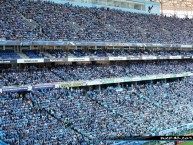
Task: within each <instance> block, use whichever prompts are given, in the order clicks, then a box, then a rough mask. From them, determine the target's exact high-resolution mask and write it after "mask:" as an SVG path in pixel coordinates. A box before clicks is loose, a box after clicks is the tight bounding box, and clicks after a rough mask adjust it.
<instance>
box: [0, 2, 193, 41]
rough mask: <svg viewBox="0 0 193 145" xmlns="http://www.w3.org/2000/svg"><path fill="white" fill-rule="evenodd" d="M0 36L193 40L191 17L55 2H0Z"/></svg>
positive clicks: (87, 39)
mask: <svg viewBox="0 0 193 145" xmlns="http://www.w3.org/2000/svg"><path fill="white" fill-rule="evenodd" d="M0 7H1V9H0V15H1V17H0V38H5V39H7V40H15V39H17V40H18V39H19V40H48V41H49V40H63V41H100V42H101V41H102V42H104V41H109V42H137V43H177V44H179V43H180V44H187V43H188V44H191V43H192V42H193V39H192V38H193V33H192V31H193V28H192V26H193V21H192V19H188V18H187V19H179V18H175V17H165V16H157V15H146V14H136V13H129V12H124V11H120V10H113V9H105V8H88V7H78V6H72V5H70V4H55V3H52V2H28V1H25V2H24V1H14V0H13V1H8V0H4V1H3V2H2V3H0Z"/></svg>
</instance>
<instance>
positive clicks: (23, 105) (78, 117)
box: [0, 78, 193, 145]
mask: <svg viewBox="0 0 193 145" xmlns="http://www.w3.org/2000/svg"><path fill="white" fill-rule="evenodd" d="M192 85H193V79H192V78H184V79H181V80H173V81H168V82H165V81H157V82H151V83H139V84H124V85H119V86H108V87H102V88H101V89H99V88H97V89H96V88H95V89H90V90H89V91H87V89H86V88H73V89H72V88H71V89H69V88H62V89H43V90H39V91H33V92H26V93H3V94H2V95H1V98H0V100H1V105H0V114H1V117H0V122H1V128H0V133H1V136H0V138H1V139H2V140H3V141H5V142H7V143H10V144H13V143H18V144H80V143H82V144H83V143H84V144H90V143H91V142H89V140H90V141H99V140H100V141H101V140H105V139H112V138H114V137H123V136H143V135H158V134H159V132H160V131H162V130H166V129H170V128H173V127H178V126H181V125H183V124H187V123H192V122H193V119H192V117H191V116H192V111H191V106H192V105H193V98H192V96H193V91H192V90H191V89H190V88H192ZM66 123H69V124H70V125H69V126H65V125H64V124H66ZM100 141H99V142H98V144H104V141H101V142H100ZM95 143H96V142H95ZM109 144H111V143H109ZM128 144H129V143H128ZM134 144H135V145H139V144H140V143H139V142H138V143H134ZM134 144H132V145H134Z"/></svg>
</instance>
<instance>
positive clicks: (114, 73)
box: [1, 60, 193, 86]
mask: <svg viewBox="0 0 193 145" xmlns="http://www.w3.org/2000/svg"><path fill="white" fill-rule="evenodd" d="M192 68H193V63H192V61H191V60H170V61H169V60H165V61H145V62H144V61H132V62H131V61H129V62H119V63H117V64H115V63H111V64H109V65H102V64H82V65H73V64H72V65H56V66H51V67H45V66H44V67H39V68H38V66H35V65H31V66H29V67H27V66H25V67H24V69H23V70H22V69H20V70H19V69H18V68H17V69H15V70H9V69H4V68H2V70H1V72H2V73H1V78H2V81H1V85H3V86H10V85H27V84H41V83H52V82H62V81H63V82H64V81H81V80H94V79H105V78H116V77H117V78H118V77H135V76H146V75H155V74H172V73H174V74H178V73H184V72H192V71H193V70H192Z"/></svg>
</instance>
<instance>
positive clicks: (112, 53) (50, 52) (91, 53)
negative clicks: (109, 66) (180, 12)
mask: <svg viewBox="0 0 193 145" xmlns="http://www.w3.org/2000/svg"><path fill="white" fill-rule="evenodd" d="M178 55H181V56H192V55H193V50H179V49H176V50H168V49H166V50H163V49H162V50H157V49H156V50H152V49H138V48H136V49H134V48H133V49H128V48H117V49H112V48H109V49H104V48H102V49H84V48H79V49H75V48H74V49H45V50H44V51H40V50H38V49H37V50H36V49H35V50H29V49H24V50H22V51H21V52H15V51H14V50H11V49H10V50H9V49H8V50H0V59H19V58H70V57H119V56H121V57H122V56H178ZM24 56H26V57H24Z"/></svg>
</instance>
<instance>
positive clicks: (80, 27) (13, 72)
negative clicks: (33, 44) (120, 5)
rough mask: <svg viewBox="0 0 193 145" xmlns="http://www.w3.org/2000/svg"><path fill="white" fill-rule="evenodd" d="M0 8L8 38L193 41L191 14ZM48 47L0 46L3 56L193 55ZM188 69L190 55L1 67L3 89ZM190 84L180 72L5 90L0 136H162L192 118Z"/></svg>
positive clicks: (78, 140) (14, 2) (22, 0)
mask: <svg viewBox="0 0 193 145" xmlns="http://www.w3.org/2000/svg"><path fill="white" fill-rule="evenodd" d="M0 7H1V8H0V39H3V40H4V39H6V40H20V41H22V40H27V41H31V40H48V41H57V40H60V41H61V40H62V41H92V42H99V41H101V42H104V41H105V42H137V43H176V44H191V43H193V28H192V24H193V21H192V19H188V18H184V19H180V18H176V17H166V16H163V15H160V16H158V15H146V14H135V13H129V12H124V11H120V10H115V9H106V8H88V7H79V6H72V5H70V4H69V3H66V4H56V3H53V2H45V1H41V2H40V1H34V0H11V1H10V0H1V1H0ZM41 50H42V49H41ZM43 50H44V51H42V52H40V51H39V50H21V52H15V51H13V50H0V59H19V58H22V57H23V56H26V58H66V57H85V56H97V57H108V56H130V55H131V56H142V55H151V56H177V55H186V56H192V55H193V51H192V50H166V49H165V50H163V49H162V50H153V49H144V50H142V49H138V48H136V49H135V48H133V49H128V48H121V49H111V48H109V49H92V48H85V49H82V48H81V49H75V48H74V49H47V48H46V49H43ZM184 72H193V63H192V60H154V61H124V62H123V61H119V62H109V64H106V63H104V64H99V63H96V62H91V63H85V64H76V63H72V64H68V65H67V64H66V65H64V64H60V65H56V64H54V65H52V66H50V65H48V64H46V65H41V64H40V65H35V64H31V65H29V64H28V65H20V67H17V66H16V65H15V67H14V65H12V66H11V67H10V66H9V65H0V87H2V86H13V85H31V84H41V83H53V82H64V81H66V82H67V81H81V80H94V79H105V78H118V77H135V76H146V75H157V74H162V75H164V74H171V73H173V74H179V73H184ZM192 87H193V78H183V79H182V78H181V79H177V80H172V81H171V80H167V81H166V80H164V81H163V80H162V81H154V82H153V81H151V82H150V81H149V82H143V83H132V84H129V83H128V84H121V85H117V86H116V87H115V85H114V86H111V85H108V86H101V88H98V87H93V88H92V87H90V88H86V87H80V88H60V89H42V90H36V91H31V92H19V93H16V92H15V93H14V92H12V93H8V92H7V93H5V92H3V93H0V140H2V141H4V142H5V143H7V144H10V145H15V144H18V145H29V144H30V145H31V144H36V145H51V144H54V145H60V144H70V145H77V144H80V145H87V144H100V145H104V144H114V143H116V142H115V141H110V142H105V141H101V140H105V139H109V138H113V137H123V136H128V137H129V136H143V135H158V134H159V132H160V131H163V130H166V129H170V128H173V127H177V126H180V125H183V124H187V123H192V122H193V117H192V115H193V112H192V106H193V91H192ZM123 144H129V145H140V144H141V143H140V142H132V143H131V142H123Z"/></svg>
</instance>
